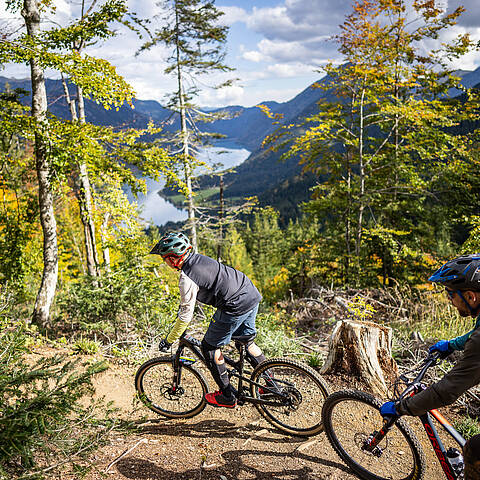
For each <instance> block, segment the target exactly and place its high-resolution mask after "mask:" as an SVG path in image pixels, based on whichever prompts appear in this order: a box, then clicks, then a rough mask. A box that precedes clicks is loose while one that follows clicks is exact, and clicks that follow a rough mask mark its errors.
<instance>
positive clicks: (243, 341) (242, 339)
mask: <svg viewBox="0 0 480 480" xmlns="http://www.w3.org/2000/svg"><path fill="white" fill-rule="evenodd" d="M256 336H257V334H256V333H254V334H253V335H237V336H234V337H232V340H234V341H235V343H236V344H239V345H247V344H248V343H250V342H252V341H253V340H254V338H255V337H256Z"/></svg>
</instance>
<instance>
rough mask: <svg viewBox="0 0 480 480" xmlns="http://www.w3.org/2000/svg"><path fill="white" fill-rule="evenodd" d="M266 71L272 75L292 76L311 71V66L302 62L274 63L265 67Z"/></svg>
mask: <svg viewBox="0 0 480 480" xmlns="http://www.w3.org/2000/svg"><path fill="white" fill-rule="evenodd" d="M267 72H268V73H269V74H271V75H272V76H274V77H279V78H294V77H299V76H301V75H304V74H310V73H312V68H311V67H309V66H308V65H304V64H303V63H289V64H286V63H276V64H274V65H269V66H268V67H267Z"/></svg>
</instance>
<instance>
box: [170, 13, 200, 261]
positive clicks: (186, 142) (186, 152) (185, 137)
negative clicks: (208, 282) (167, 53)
mask: <svg viewBox="0 0 480 480" xmlns="http://www.w3.org/2000/svg"><path fill="white" fill-rule="evenodd" d="M175 22H176V30H177V37H176V42H177V43H176V55H177V85H178V108H179V111H180V123H181V129H182V134H181V136H182V143H183V168H184V172H185V183H186V185H187V211H188V227H189V229H190V242H191V244H192V246H193V250H194V251H195V252H196V251H197V221H196V219H195V204H194V201H193V187H192V177H193V172H192V165H191V161H190V139H189V132H188V126H187V112H186V109H187V106H186V105H185V98H184V90H183V75H182V67H181V64H182V62H181V61H180V38H179V34H178V29H179V27H180V19H179V16H178V8H177V5H176V4H175Z"/></svg>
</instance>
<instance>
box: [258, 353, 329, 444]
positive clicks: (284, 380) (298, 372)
mask: <svg viewBox="0 0 480 480" xmlns="http://www.w3.org/2000/svg"><path fill="white" fill-rule="evenodd" d="M251 381H252V382H253V383H251V384H250V392H251V395H252V397H253V398H254V399H256V400H260V402H258V403H255V406H256V407H257V410H258V411H259V412H260V414H261V415H262V416H263V417H264V418H265V419H266V420H267V421H268V422H270V423H271V424H272V425H274V426H275V427H277V428H278V429H280V430H282V431H283V432H286V433H289V434H293V435H300V436H305V437H309V436H312V435H316V434H317V433H320V432H321V431H322V430H323V425H322V418H321V411H322V405H323V402H324V400H325V398H327V396H328V387H327V384H326V383H325V381H324V380H323V379H322V377H321V376H320V375H319V374H318V373H317V372H315V370H313V369H312V368H310V367H308V366H307V365H303V364H302V363H300V362H297V361H295V360H290V359H288V358H274V359H271V360H267V361H265V362H262V363H261V364H260V365H258V366H257V367H256V368H255V370H254V371H253V373H252V376H251ZM263 402H264V403H263Z"/></svg>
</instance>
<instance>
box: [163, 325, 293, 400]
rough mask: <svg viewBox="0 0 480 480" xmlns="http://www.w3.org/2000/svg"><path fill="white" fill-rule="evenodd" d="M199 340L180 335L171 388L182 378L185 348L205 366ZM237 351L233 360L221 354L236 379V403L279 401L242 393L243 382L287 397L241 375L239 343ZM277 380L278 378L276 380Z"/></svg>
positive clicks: (242, 350) (242, 353)
mask: <svg viewBox="0 0 480 480" xmlns="http://www.w3.org/2000/svg"><path fill="white" fill-rule="evenodd" d="M200 347H201V342H200V341H199V340H197V339H196V338H194V337H192V336H191V335H189V334H186V335H182V336H181V337H180V339H179V345H178V348H177V351H176V352H175V355H174V359H173V365H174V377H173V387H172V390H173V391H175V390H176V388H177V387H178V385H180V384H181V378H182V364H183V363H186V362H189V361H190V360H189V359H186V358H182V354H183V351H184V350H185V348H188V349H189V350H191V351H192V352H193V353H195V355H196V356H197V357H198V358H199V360H200V361H201V362H202V363H203V364H204V365H205V366H207V362H206V360H205V357H204V356H203V353H202V351H201V348H200ZM238 351H239V353H240V359H239V360H238V361H235V360H233V359H232V358H230V357H229V356H228V355H225V354H223V358H224V359H225V363H226V364H227V365H229V366H230V367H232V370H230V371H229V374H230V377H235V378H237V379H238V384H237V392H238V398H237V403H238V404H239V405H243V404H244V403H245V402H248V403H257V404H261V405H270V406H278V405H279V403H278V401H269V400H264V399H261V398H254V397H251V396H249V395H246V394H245V393H244V389H243V382H247V383H248V384H249V385H254V386H256V387H261V388H263V389H264V390H266V391H268V392H269V393H273V394H275V395H276V396H277V397H278V398H279V399H287V398H288V396H287V395H285V394H283V393H281V392H278V391H276V390H275V389H274V388H270V387H268V386H266V385H260V384H259V383H257V382H254V381H252V380H250V378H247V377H245V376H244V375H243V367H244V364H245V346H244V345H242V344H241V346H240V347H239V348H238ZM277 382H278V380H277ZM280 383H284V382H280Z"/></svg>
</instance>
